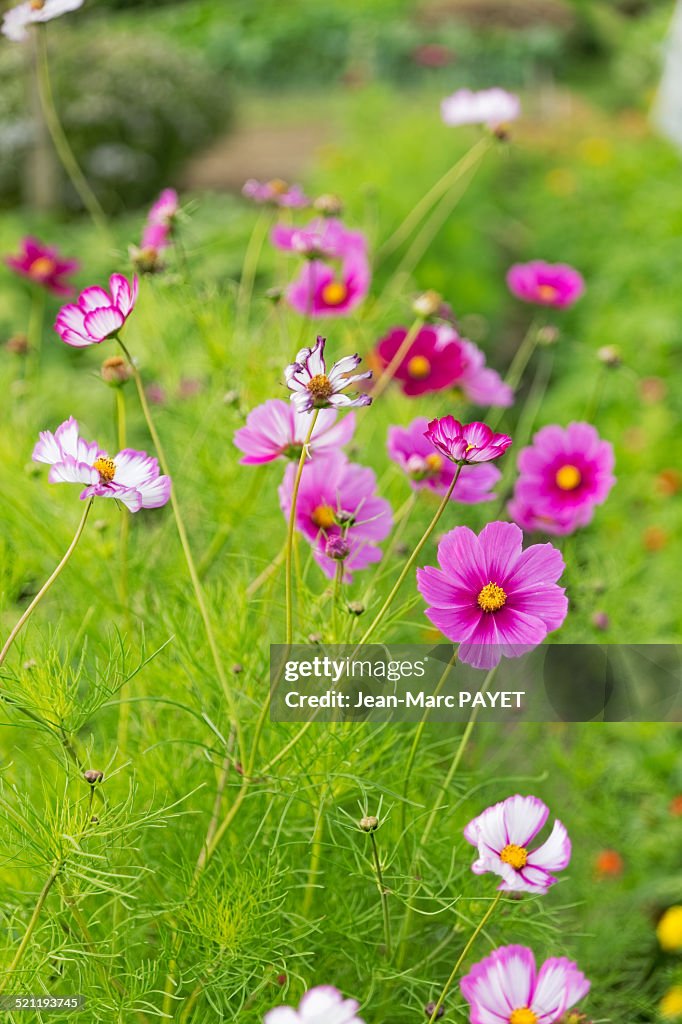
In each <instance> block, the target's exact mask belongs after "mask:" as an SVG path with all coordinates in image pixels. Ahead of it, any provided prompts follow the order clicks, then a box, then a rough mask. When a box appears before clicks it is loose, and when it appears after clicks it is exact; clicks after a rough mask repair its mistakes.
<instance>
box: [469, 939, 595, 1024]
mask: <svg viewBox="0 0 682 1024" xmlns="http://www.w3.org/2000/svg"><path fill="white" fill-rule="evenodd" d="M460 988H461V990H462V995H463V996H464V998H465V999H466V1001H467V1002H468V1004H469V1007H470V1012H469V1021H470V1022H471V1024H557V1022H558V1021H559V1019H560V1017H562V1016H563V1014H564V1013H565V1012H566V1010H568V1009H570V1007H571V1006H575V1004H576V1003H577V1002H578V1001H579V1000H580V999H583V998H584V996H586V995H587V993H588V992H589V990H590V983H589V981H588V980H587V978H586V977H585V975H584V974H583V973H582V971H580V970H578V967H577V965H576V964H574V963H573V961H572V960H567V959H566V958H565V957H551V958H550V959H549V960H545V962H544V964H543V965H542V967H541V968H540V970H539V971H538V970H537V967H536V965H535V957H534V956H533V952H532V950H530V949H528V948H527V947H526V946H502V947H501V948H500V949H496V950H495V951H494V953H491V954H490V956H487V957H486V958H485V960H481V961H480V963H477V964H475V965H474V966H473V967H472V968H471V970H470V971H469V973H468V974H467V975H466V976H465V977H464V978H462V980H461V982H460Z"/></svg>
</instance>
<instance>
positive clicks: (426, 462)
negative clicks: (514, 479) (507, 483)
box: [388, 417, 502, 505]
mask: <svg viewBox="0 0 682 1024" xmlns="http://www.w3.org/2000/svg"><path fill="white" fill-rule="evenodd" d="M428 425H429V424H428V420H427V419H426V418H425V417H418V418H417V419H416V420H413V421H412V423H410V424H409V426H407V427H389V430H388V454H389V456H390V457H391V458H392V459H393V461H394V462H395V463H397V465H398V466H400V468H401V469H402V470H403V472H404V473H406V475H407V476H408V478H409V481H410V486H411V487H412V488H414V490H422V489H424V488H427V489H429V490H432V491H434V492H435V493H436V494H445V493H446V491H447V490H448V488H449V486H450V484H451V483H452V480H453V477H454V475H455V473H456V472H457V466H456V465H455V463H454V462H451V461H450V460H449V459H446V458H445V457H444V456H443V455H439V453H438V452H435V451H434V450H433V445H432V444H431V442H430V441H429V440H428V438H427V437H426V430H427V428H428ZM501 476H502V474H501V473H500V471H499V469H497V468H496V467H495V466H488V465H480V466H465V467H464V468H463V469H462V471H461V472H460V474H459V479H458V480H457V483H456V485H455V489H454V491H453V492H452V501H458V502H461V503H463V504H467V505H473V504H476V503H477V502H480V501H492V499H493V498H494V497H495V495H494V494H493V488H494V487H495V485H496V484H497V483H498V481H499V480H500V477H501Z"/></svg>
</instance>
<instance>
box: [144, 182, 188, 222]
mask: <svg viewBox="0 0 682 1024" xmlns="http://www.w3.org/2000/svg"><path fill="white" fill-rule="evenodd" d="M179 209H180V200H179V199H178V193H177V192H176V191H175V189H174V188H165V189H164V190H163V192H162V193H161V195H160V196H159V198H158V199H157V200H156V202H154V203H153V204H152V207H151V209H150V211H149V215H148V216H147V223H148V224H164V225H166V227H169V226H170V225H171V224H172V223H173V219H174V218H175V217H176V216H177V213H178V210H179Z"/></svg>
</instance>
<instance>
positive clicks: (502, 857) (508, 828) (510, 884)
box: [464, 794, 571, 893]
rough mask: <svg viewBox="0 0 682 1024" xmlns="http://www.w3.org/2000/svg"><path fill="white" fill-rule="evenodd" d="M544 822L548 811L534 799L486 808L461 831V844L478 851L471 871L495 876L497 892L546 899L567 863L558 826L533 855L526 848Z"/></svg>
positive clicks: (567, 854) (514, 798) (568, 845)
mask: <svg viewBox="0 0 682 1024" xmlns="http://www.w3.org/2000/svg"><path fill="white" fill-rule="evenodd" d="M548 817H549V808H548V807H547V806H546V805H545V804H543V802H542V800H538V799H537V797H534V796H519V795H518V794H517V795H516V796H510V797H508V799H507V800H503V801H502V802H501V803H499V804H494V805H493V806H492V807H488V808H487V809H486V810H485V811H483V813H482V814H479V816H478V817H477V818H474V819H473V821H470V822H469V824H468V825H467V826H466V828H465V829H464V838H465V839H466V841H467V842H468V843H471V845H472V846H475V847H477V849H478V860H477V861H474V863H473V865H472V871H473V872H474V873H475V874H477V875H484V874H486V873H487V872H489V871H492V872H493V873H494V874H496V875H500V877H501V878H502V882H501V883H500V885H499V886H498V888H499V889H500V890H502V892H532V893H546V892H547V890H548V889H549V887H550V886H551V885H553V884H554V883H555V882H556V881H557V879H556V878H555V877H554V875H553V874H551V872H553V871H562V870H563V869H564V868H565V867H566V866H567V865H568V862H569V860H570V859H571V841H570V839H569V838H568V833H567V832H566V829H565V828H564V826H563V825H562V823H561V822H560V821H555V822H554V827H553V828H552V831H551V834H550V835H549V837H548V838H547V840H546V841H545V842H544V843H543V844H542V845H541V846H538V847H536V848H535V849H534V850H529V849H528V845H529V843H530V842H531V841H532V840H533V839H534V838H535V836H536V835H537V834H538V832H539V831H540V829H541V828H543V826H544V825H545V823H546V821H547V818H548Z"/></svg>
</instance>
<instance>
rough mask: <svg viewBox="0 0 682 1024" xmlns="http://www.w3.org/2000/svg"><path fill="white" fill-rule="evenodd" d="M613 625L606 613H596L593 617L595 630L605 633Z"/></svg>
mask: <svg viewBox="0 0 682 1024" xmlns="http://www.w3.org/2000/svg"><path fill="white" fill-rule="evenodd" d="M610 624H611V620H610V619H609V617H608V615H607V614H606V612H595V613H594V615H593V616H592V625H593V626H594V628H595V629H598V630H599V631H600V632H601V633H605V632H606V630H607V629H608V628H609V626H610Z"/></svg>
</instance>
